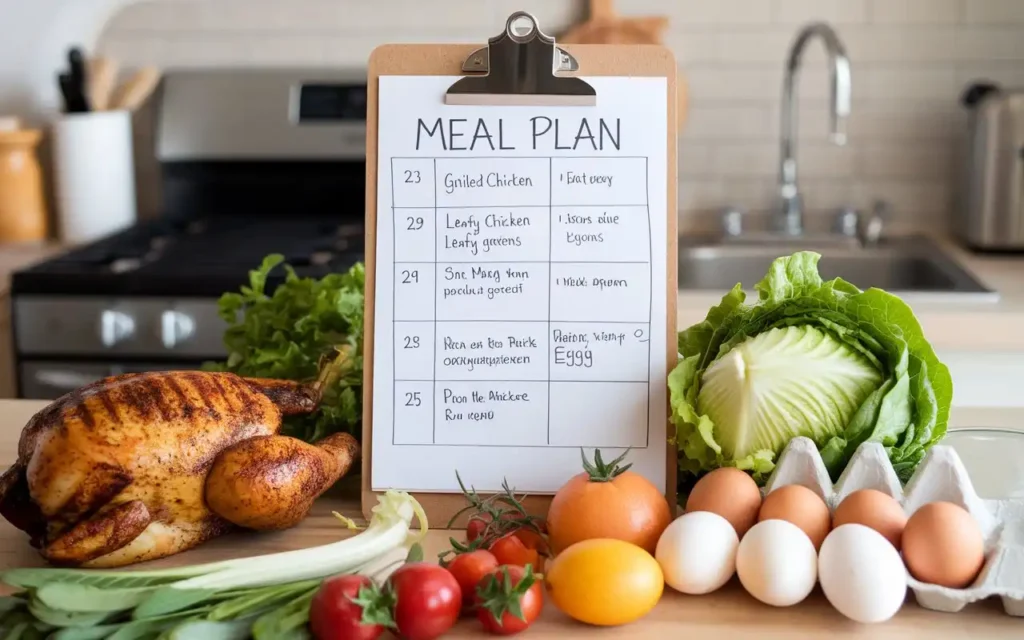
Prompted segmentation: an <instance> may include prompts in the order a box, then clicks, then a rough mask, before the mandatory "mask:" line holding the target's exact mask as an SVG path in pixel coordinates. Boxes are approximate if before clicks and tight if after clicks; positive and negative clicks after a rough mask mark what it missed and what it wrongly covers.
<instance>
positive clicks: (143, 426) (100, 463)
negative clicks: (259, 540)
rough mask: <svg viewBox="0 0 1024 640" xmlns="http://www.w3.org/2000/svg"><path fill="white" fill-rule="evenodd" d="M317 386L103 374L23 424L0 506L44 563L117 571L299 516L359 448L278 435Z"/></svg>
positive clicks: (0, 487)
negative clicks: (226, 534) (239, 529)
mask: <svg viewBox="0 0 1024 640" xmlns="http://www.w3.org/2000/svg"><path fill="white" fill-rule="evenodd" d="M318 388H319V385H300V384H297V383H292V382H287V381H280V380H264V379H254V378H241V377H239V376H237V375H235V374H232V373H212V372H193V371H187V372H183V371H171V372H156V373H139V374H127V375H122V376H116V377H112V378H106V379H104V380H100V381H98V382H95V383H93V384H90V385H88V386H86V387H83V388H81V389H78V390H76V391H74V392H72V393H69V394H67V395H65V396H63V397H61V398H59V399H58V400H56V401H54V402H53V403H52V404H50V405H49V406H47V407H46V408H45V409H43V410H42V411H40V412H39V413H37V414H36V415H35V416H33V417H32V419H31V420H30V421H29V423H28V424H27V425H26V426H25V428H24V430H23V431H22V434H21V440H20V442H19V446H18V460H17V462H16V463H15V464H14V466H12V467H11V468H10V469H8V470H7V472H6V473H4V474H3V476H0V514H2V515H3V516H4V517H5V518H6V519H7V520H8V521H10V522H11V523H12V524H14V525H15V526H16V527H18V528H19V529H21V530H23V531H25V532H26V533H28V534H29V536H30V537H31V542H32V544H33V546H36V547H37V548H39V550H40V553H41V554H42V555H43V557H44V558H46V559H47V560H48V561H49V562H51V563H52V564H57V565H64V566H83V567H119V566H124V565H129V564H134V563H138V562H143V561H146V560H154V559H157V558H162V557H164V556H168V555H171V554H174V553H178V552H180V551H184V550H186V549H189V548H191V547H194V546H196V545H198V544H200V543H202V542H204V541H206V540H208V539H210V538H212V537H214V536H218V535H220V534H222V533H224V532H226V531H228V530H230V529H232V528H234V527H236V526H239V527H246V528H252V529H281V528H286V527H291V526H294V525H295V524H297V523H298V522H299V521H300V520H302V518H304V517H305V515H306V514H307V513H308V511H309V508H310V506H311V505H312V502H313V500H315V499H316V498H317V497H319V496H320V495H321V494H322V493H323V492H324V491H326V490H327V489H328V488H329V487H330V486H331V485H333V484H334V483H335V482H336V481H337V480H338V479H339V478H341V477H342V476H343V475H345V474H346V473H347V472H348V471H349V469H350V468H351V466H352V464H353V463H354V462H355V460H356V459H358V456H359V445H358V444H357V443H356V441H355V440H354V439H353V438H352V437H351V436H350V435H348V434H335V435H333V436H330V437H328V438H326V439H324V440H323V441H321V442H318V443H316V445H310V444H307V443H305V442H302V441H300V440H297V439H294V438H289V437H286V436H281V435H278V434H277V433H278V430H279V429H280V427H281V419H282V416H285V415H293V414H303V413H310V412H312V411H314V410H315V409H316V407H317V404H318V402H319V393H318V390H317V389H318Z"/></svg>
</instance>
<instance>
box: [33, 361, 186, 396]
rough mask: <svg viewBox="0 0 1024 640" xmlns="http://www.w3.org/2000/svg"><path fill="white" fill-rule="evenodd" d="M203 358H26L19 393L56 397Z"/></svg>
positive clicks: (179, 366)
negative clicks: (101, 360)
mask: <svg viewBox="0 0 1024 640" xmlns="http://www.w3.org/2000/svg"><path fill="white" fill-rule="evenodd" d="M201 365H202V363H201V362H173V363H169V362H162V363H130V364H128V363H97V362H54V361H48V360H47V361H42V360H25V361H22V363H21V365H20V366H19V367H18V397H20V398H25V399H28V400H55V399H57V398H59V397H60V396H62V395H64V394H65V393H68V392H70V391H74V390H75V389H78V388H80V387H84V386H85V385H87V384H90V383H93V382H96V381H97V380H101V379H103V378H106V377H109V376H116V375H120V374H122V373H140V372H145V371H171V370H180V369H193V370H195V369H199V368H200V366H201Z"/></svg>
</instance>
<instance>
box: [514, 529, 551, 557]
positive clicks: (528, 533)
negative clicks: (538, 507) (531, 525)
mask: <svg viewBox="0 0 1024 640" xmlns="http://www.w3.org/2000/svg"><path fill="white" fill-rule="evenodd" d="M515 536H516V537H517V538H519V539H520V540H521V541H522V542H523V545H525V546H526V548H527V549H535V550H536V551H537V552H538V553H541V554H545V553H547V548H548V545H547V542H545V540H544V538H543V537H541V535H540V534H539V533H537V532H536V531H534V530H533V529H525V528H524V529H517V530H516V531H515Z"/></svg>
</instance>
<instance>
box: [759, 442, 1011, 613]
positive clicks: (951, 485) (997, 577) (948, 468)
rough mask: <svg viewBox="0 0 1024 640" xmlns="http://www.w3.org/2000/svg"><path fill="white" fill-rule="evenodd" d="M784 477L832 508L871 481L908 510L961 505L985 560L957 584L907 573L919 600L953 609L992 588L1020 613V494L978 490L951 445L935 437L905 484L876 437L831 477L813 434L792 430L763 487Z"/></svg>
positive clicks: (1006, 607)
mask: <svg viewBox="0 0 1024 640" xmlns="http://www.w3.org/2000/svg"><path fill="white" fill-rule="evenodd" d="M788 484H801V485H804V486H805V487H807V488H808V489H811V490H813V491H815V492H816V493H817V494H818V495H819V496H821V497H822V498H823V499H824V500H825V502H826V504H828V507H829V510H830V511H834V510H835V508H836V506H838V505H839V503H840V502H842V501H843V499H844V498H846V496H848V495H850V494H851V493H853V492H854V491H857V490H859V489H876V490H878V491H881V492H882V493H885V494H888V495H890V496H892V497H893V498H895V499H896V500H897V501H899V503H900V504H901V505H902V506H903V510H904V511H905V512H906V514H907V515H908V516H910V515H911V514H913V513H914V512H915V511H916V510H917V509H918V508H920V507H921V506H923V505H925V504H927V503H929V502H939V501H945V502H952V503H954V504H957V505H960V506H961V507H963V508H964V509H966V510H967V512H968V513H970V514H971V516H973V517H974V520H975V522H977V523H978V527H979V528H980V529H981V533H982V535H983V536H984V538H985V565H984V567H983V568H982V570H981V573H980V574H979V575H978V577H977V578H976V579H975V581H974V583H973V584H971V585H970V586H969V587H966V588H963V589H950V588H948V587H943V586H939V585H934V584H928V583H924V582H920V581H918V580H915V579H914V578H913V577H911V576H909V573H908V578H909V580H908V583H909V586H910V588H911V590H912V591H913V592H914V597H915V599H916V600H917V603H918V604H919V605H921V606H922V607H924V608H926V609H931V610H934V611H944V612H950V613H952V612H957V611H960V610H961V609H963V608H964V607H965V606H967V605H968V604H969V603H972V602H977V601H979V600H983V599H986V598H989V597H993V596H998V597H999V598H1000V599H1001V600H1002V603H1003V610H1004V611H1006V613H1007V614H1009V615H1011V616H1018V617H1024V499H1020V498H1016V499H1015V498H1009V499H1004V500H990V499H983V498H981V497H979V496H978V494H977V493H976V492H975V490H974V486H973V485H972V484H971V479H970V477H969V476H968V474H967V469H966V468H964V465H963V462H962V461H961V460H960V456H958V455H957V453H956V451H955V450H954V449H953V448H952V447H949V446H945V445H936V446H933V447H932V448H931V449H929V450H928V452H927V454H926V455H925V458H924V460H922V461H921V464H920V465H918V467H917V469H916V470H915V471H914V475H913V476H912V477H911V478H910V481H909V482H907V484H906V486H905V487H904V486H902V485H901V484H900V481H899V478H897V476H896V472H895V471H894V470H893V467H892V464H891V463H890V462H889V457H888V456H887V455H886V453H885V449H884V448H883V447H882V445H881V444H879V443H877V442H866V443H864V444H862V445H861V446H860V447H858V448H857V451H856V452H855V453H854V454H853V457H852V458H851V459H850V463H849V464H848V465H847V467H846V469H845V470H844V471H843V473H842V475H840V476H839V480H838V481H836V482H835V484H833V483H832V480H831V478H830V477H829V474H828V471H827V470H826V469H825V464H824V462H823V461H822V459H821V455H820V454H819V453H818V449H817V447H816V446H815V444H814V441H812V440H811V439H810V438H805V437H800V438H794V439H793V440H791V441H790V442H789V444H788V445H787V446H786V448H785V450H784V451H783V452H782V455H781V456H780V457H779V462H778V465H777V466H776V467H775V471H773V472H772V475H771V477H770V478H769V479H768V482H767V483H766V484H765V487H764V493H765V495H767V494H768V493H770V492H771V491H772V490H773V489H775V488H777V487H781V486H784V485H788Z"/></svg>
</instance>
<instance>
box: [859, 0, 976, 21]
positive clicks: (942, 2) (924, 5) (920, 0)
mask: <svg viewBox="0 0 1024 640" xmlns="http://www.w3.org/2000/svg"><path fill="white" fill-rule="evenodd" d="M974 1H975V0H966V3H968V4H972V3H974ZM964 4H965V0H870V2H869V6H868V15H869V16H870V19H871V22H873V23H875V24H906V25H911V24H927V25H937V24H956V23H957V22H960V18H961V15H962V13H963V6H964Z"/></svg>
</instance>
